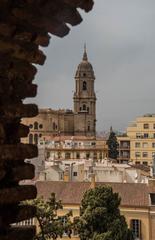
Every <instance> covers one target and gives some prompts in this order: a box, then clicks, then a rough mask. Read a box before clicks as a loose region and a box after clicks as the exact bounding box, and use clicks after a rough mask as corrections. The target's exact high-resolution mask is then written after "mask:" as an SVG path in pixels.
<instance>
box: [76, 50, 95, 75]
mask: <svg viewBox="0 0 155 240" xmlns="http://www.w3.org/2000/svg"><path fill="white" fill-rule="evenodd" d="M75 77H77V78H78V77H90V78H93V79H95V76H94V71H93V67H92V65H91V63H90V62H89V61H88V57H87V51H86V46H85V47H84V53H83V58H82V62H81V63H80V64H79V65H78V68H77V71H76V74H75Z"/></svg>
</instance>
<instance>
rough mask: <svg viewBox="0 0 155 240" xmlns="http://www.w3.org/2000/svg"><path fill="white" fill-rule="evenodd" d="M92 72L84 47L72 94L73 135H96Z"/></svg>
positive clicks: (93, 78) (93, 77)
mask: <svg viewBox="0 0 155 240" xmlns="http://www.w3.org/2000/svg"><path fill="white" fill-rule="evenodd" d="M94 80H95V76H94V71H93V67H92V65H91V64H90V63H89V61H88V57H87V52H86V46H85V47H84V54H83V58H82V62H81V63H80V64H79V65H78V68H77V71H76V74H75V92H74V97H73V99H74V113H75V117H74V134H75V135H82V136H83V135H84V136H95V135H96V95H95V90H94Z"/></svg>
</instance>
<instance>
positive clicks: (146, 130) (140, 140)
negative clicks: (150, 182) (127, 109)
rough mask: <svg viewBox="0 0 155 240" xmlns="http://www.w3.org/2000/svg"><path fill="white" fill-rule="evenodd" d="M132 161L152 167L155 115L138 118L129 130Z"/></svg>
mask: <svg viewBox="0 0 155 240" xmlns="http://www.w3.org/2000/svg"><path fill="white" fill-rule="evenodd" d="M127 136H128V137H129V139H130V159H131V161H132V162H133V163H135V164H145V165H149V166H150V165H152V163H153V160H152V159H153V156H154V154H155V114H148V115H144V116H142V117H138V118H136V120H135V122H133V123H132V124H131V125H130V126H129V127H128V128H127Z"/></svg>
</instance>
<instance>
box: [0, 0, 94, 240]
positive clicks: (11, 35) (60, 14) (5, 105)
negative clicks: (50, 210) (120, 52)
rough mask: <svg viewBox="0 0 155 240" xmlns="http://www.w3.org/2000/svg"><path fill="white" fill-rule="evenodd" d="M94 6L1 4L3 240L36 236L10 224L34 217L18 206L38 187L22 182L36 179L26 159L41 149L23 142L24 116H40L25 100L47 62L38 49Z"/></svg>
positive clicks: (59, 1) (82, 1)
mask: <svg viewBox="0 0 155 240" xmlns="http://www.w3.org/2000/svg"><path fill="white" fill-rule="evenodd" d="M92 6H93V1H92V0H0V240H20V239H21V240H27V239H28V240H30V239H32V238H33V236H34V234H35V228H33V227H29V228H28V227H15V226H14V227H12V226H11V224H12V223H16V222H19V221H22V220H25V219H28V218H32V217H34V216H35V209H34V208H33V207H31V206H22V205H20V202H21V201H24V200H27V199H33V198H35V197H36V194H37V191H36V187H35V186H31V185H19V181H20V180H24V179H32V178H33V177H34V167H33V165H31V164H28V163H25V162H24V159H25V158H33V157H36V156H37V154H38V153H37V147H36V146H34V145H30V144H22V143H21V142H20V138H21V137H26V136H27V135H28V132H29V128H28V127H27V126H24V125H22V124H21V118H24V117H33V116H36V115H37V114H38V108H37V106H36V105H34V104H23V100H24V99H25V98H27V97H35V96H36V92H37V85H35V84H33V83H32V82H33V80H34V77H35V74H36V72H37V69H36V67H35V66H34V65H33V64H40V65H43V64H44V61H45V58H46V57H45V55H44V54H43V52H42V51H41V50H40V46H41V47H46V46H48V44H49V40H50V35H51V34H54V35H57V36H59V37H64V36H65V35H67V34H68V33H69V30H70V29H69V27H68V24H69V25H72V26H74V25H77V24H79V23H80V22H81V21H82V18H81V16H80V14H79V12H78V11H77V8H81V9H83V10H85V11H86V12H88V11H89V10H91V9H92Z"/></svg>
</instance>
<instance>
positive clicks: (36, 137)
mask: <svg viewBox="0 0 155 240" xmlns="http://www.w3.org/2000/svg"><path fill="white" fill-rule="evenodd" d="M34 144H35V145H37V144H38V134H34Z"/></svg>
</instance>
